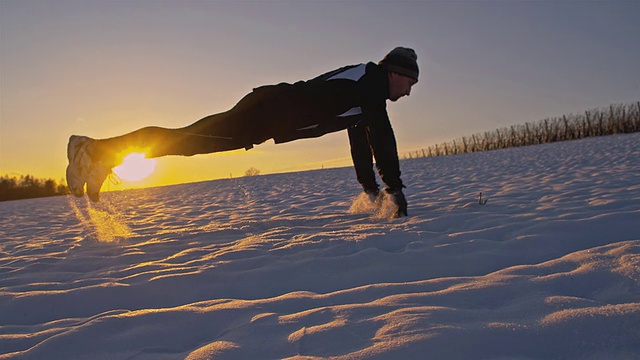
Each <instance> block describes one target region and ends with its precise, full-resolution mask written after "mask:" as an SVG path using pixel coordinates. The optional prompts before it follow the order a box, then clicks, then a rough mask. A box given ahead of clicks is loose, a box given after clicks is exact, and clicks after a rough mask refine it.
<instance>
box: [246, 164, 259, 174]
mask: <svg viewBox="0 0 640 360" xmlns="http://www.w3.org/2000/svg"><path fill="white" fill-rule="evenodd" d="M256 175H260V170H258V169H256V168H254V167H253V166H252V167H250V168H248V169H247V171H245V172H244V176H256Z"/></svg>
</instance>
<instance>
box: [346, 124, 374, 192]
mask: <svg viewBox="0 0 640 360" xmlns="http://www.w3.org/2000/svg"><path fill="white" fill-rule="evenodd" d="M347 131H348V133H349V144H350V145H351V159H353V166H354V168H355V170H356V177H357V178H358V182H359V183H360V185H362V188H363V190H364V191H365V192H366V193H368V194H376V195H377V193H378V183H377V182H376V175H375V173H374V172H373V154H372V153H371V146H370V145H369V139H368V135H367V128H366V127H365V126H363V125H360V126H355V127H350V128H349V129H348V130H347Z"/></svg>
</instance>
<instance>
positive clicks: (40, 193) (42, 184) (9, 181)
mask: <svg viewBox="0 0 640 360" xmlns="http://www.w3.org/2000/svg"><path fill="white" fill-rule="evenodd" d="M68 193H69V190H68V189H67V186H66V185H65V184H62V183H58V182H56V181H55V180H53V179H37V178H35V177H34V176H32V175H23V176H20V177H16V176H9V175H5V176H2V177H0V201H7V200H18V199H31V198H39V197H46V196H55V195H65V194H68Z"/></svg>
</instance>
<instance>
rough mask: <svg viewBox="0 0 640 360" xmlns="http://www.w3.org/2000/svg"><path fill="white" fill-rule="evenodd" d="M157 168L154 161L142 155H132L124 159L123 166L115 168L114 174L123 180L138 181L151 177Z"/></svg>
mask: <svg viewBox="0 0 640 360" xmlns="http://www.w3.org/2000/svg"><path fill="white" fill-rule="evenodd" d="M155 168H156V161H155V160H154V159H147V158H146V157H145V155H144V154H142V153H132V154H129V155H127V156H126V157H125V158H124V161H123V162H122V164H120V165H118V166H116V167H115V168H113V172H114V173H116V175H118V176H119V177H120V178H121V179H123V180H127V181H138V180H142V179H144V178H146V177H147V176H149V175H151V173H152V172H153V170H154V169H155Z"/></svg>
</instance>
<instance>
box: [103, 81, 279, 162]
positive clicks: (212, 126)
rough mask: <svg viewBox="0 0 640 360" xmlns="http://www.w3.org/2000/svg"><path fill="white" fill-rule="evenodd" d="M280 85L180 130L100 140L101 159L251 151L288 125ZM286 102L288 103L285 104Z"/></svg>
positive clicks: (153, 130)
mask: <svg viewBox="0 0 640 360" xmlns="http://www.w3.org/2000/svg"><path fill="white" fill-rule="evenodd" d="M278 87H279V85H276V86H266V87H263V88H258V89H255V90H254V91H253V92H251V93H249V94H248V95H247V96H245V97H244V98H242V100H240V101H239V102H238V103H237V104H236V105H235V106H234V107H233V108H232V109H231V110H229V111H226V112H223V113H219V114H214V115H210V116H207V117H204V118H202V119H200V120H198V121H196V122H195V123H193V124H191V125H189V126H186V127H183V128H178V129H168V128H162V127H156V126H151V127H145V128H142V129H139V130H136V131H133V132H131V133H128V134H125V135H122V136H118V137H114V138H109V139H103V140H98V150H97V152H98V157H99V158H102V159H104V160H105V161H111V162H114V163H116V164H117V163H119V162H120V161H121V159H115V161H114V160H113V159H114V158H116V157H117V156H118V155H117V154H119V153H121V152H123V151H129V150H131V152H135V151H141V152H145V153H146V155H147V157H149V158H154V157H160V156H166V155H182V156H191V155H196V154H209V153H214V152H221V151H229V150H236V149H242V148H245V149H250V148H251V147H253V145H254V144H260V143H262V142H264V141H266V140H268V139H270V138H272V137H273V136H274V135H273V134H274V131H275V129H277V128H278V127H279V126H282V125H284V124H286V123H287V121H280V124H279V119H281V118H282V117H283V116H285V117H286V112H287V111H286V105H285V104H284V103H283V101H282V100H286V96H283V91H282V89H278ZM285 102H286V101H285Z"/></svg>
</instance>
